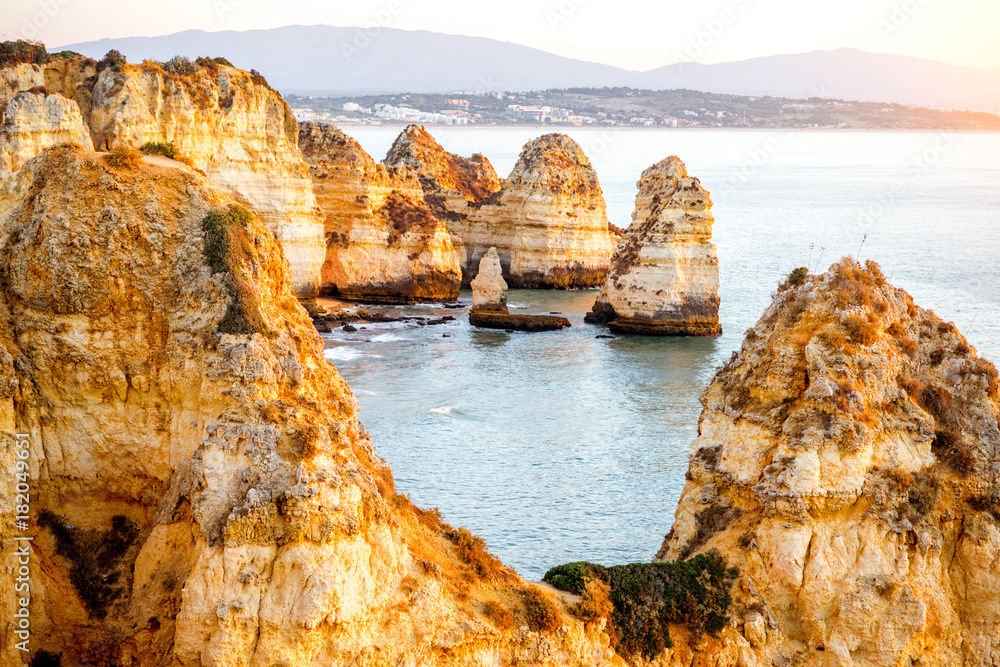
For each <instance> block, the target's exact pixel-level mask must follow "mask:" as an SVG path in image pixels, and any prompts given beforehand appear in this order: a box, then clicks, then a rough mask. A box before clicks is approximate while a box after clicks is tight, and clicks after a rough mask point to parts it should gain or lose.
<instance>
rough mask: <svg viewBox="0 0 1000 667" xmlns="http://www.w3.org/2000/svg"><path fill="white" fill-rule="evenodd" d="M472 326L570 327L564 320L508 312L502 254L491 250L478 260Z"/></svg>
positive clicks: (474, 284) (533, 329)
mask: <svg viewBox="0 0 1000 667" xmlns="http://www.w3.org/2000/svg"><path fill="white" fill-rule="evenodd" d="M469 323H470V324H472V325H473V326H477V327H484V328H486V329H511V330H515V331H555V330H556V329H563V328H565V327H568V326H570V322H569V320H567V319H566V318H565V317H553V316H551V315H511V314H510V313H509V312H508V310H507V283H506V282H505V281H504V279H503V273H502V271H501V269H500V255H499V254H498V253H497V249H496V248H490V249H489V251H487V253H486V254H485V255H483V258H482V259H481V260H479V273H478V274H477V275H476V277H475V278H474V279H473V280H472V309H471V310H470V311H469Z"/></svg>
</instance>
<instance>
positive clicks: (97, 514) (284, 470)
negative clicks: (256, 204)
mask: <svg viewBox="0 0 1000 667" xmlns="http://www.w3.org/2000/svg"><path fill="white" fill-rule="evenodd" d="M0 186H2V187H0V281H2V283H3V289H2V290H0V432H2V435H0V440H2V446H0V467H2V468H3V469H4V470H7V471H13V470H15V462H16V461H17V460H25V461H27V467H28V470H27V474H26V479H27V480H28V482H25V483H30V487H31V501H30V505H31V506H30V514H31V521H30V523H31V526H30V528H27V529H23V528H22V529H18V528H16V527H15V526H14V514H15V513H16V512H18V510H17V508H16V505H17V504H16V503H15V500H14V497H13V489H14V487H13V485H12V484H11V483H10V480H8V483H6V484H4V485H3V486H2V488H0V499H2V501H3V502H2V505H0V544H2V546H3V550H4V556H5V565H4V566H3V568H0V587H3V588H4V589H5V590H7V591H10V592H11V593H12V594H11V595H5V596H3V597H2V599H0V614H2V616H0V618H2V619H3V622H2V624H0V651H2V655H3V657H2V660H0V662H2V664H4V665H22V664H27V663H28V661H29V659H30V658H29V657H28V656H26V655H24V654H22V653H21V652H20V651H18V650H17V649H16V648H15V644H16V642H17V641H19V639H18V637H17V636H16V634H15V632H16V626H15V625H14V624H13V623H12V622H10V619H13V618H14V614H13V612H14V609H13V605H14V604H15V602H14V597H15V596H14V595H13V591H14V590H15V589H14V586H15V577H16V576H17V571H16V569H15V567H14V565H12V563H14V562H15V558H14V555H13V553H11V550H12V549H14V548H16V546H17V544H19V543H15V542H13V540H12V538H13V537H14V535H15V534H16V533H18V532H20V533H22V534H24V533H27V534H29V535H30V536H32V537H33V538H34V541H33V542H31V546H30V549H31V557H30V584H31V591H30V597H31V600H30V619H31V621H30V623H31V647H32V649H33V651H34V654H33V657H34V658H39V656H40V655H41V654H40V653H39V652H40V651H46V652H48V653H49V654H50V655H49V656H48V657H46V658H44V659H43V660H49V661H51V660H53V659H55V660H59V659H60V657H59V656H61V663H62V664H63V665H70V664H73V665H77V664H81V665H82V664H88V665H141V666H150V667H151V666H154V665H245V666H257V665H259V666H264V665H285V666H286V667H307V666H315V665H347V664H365V665H371V666H373V667H374V666H384V665H398V664H406V665H417V664H419V665H495V664H505V665H536V664H547V665H583V664H587V665H610V664H620V662H617V661H616V659H615V658H614V657H613V656H612V655H611V652H610V650H609V648H608V643H607V638H606V636H605V635H604V634H603V633H602V632H601V631H600V627H601V624H600V623H590V624H586V625H585V624H584V623H582V622H580V621H577V620H575V619H574V618H573V617H571V616H570V615H568V614H567V613H565V611H564V610H563V609H562V603H561V602H559V601H558V598H556V597H554V596H553V595H552V594H550V593H548V592H546V591H543V590H541V589H538V588H535V587H531V586H529V585H528V584H526V583H525V582H523V581H521V580H520V579H519V578H518V577H517V576H516V574H514V573H513V572H512V571H510V570H508V569H506V568H504V567H503V566H502V565H500V564H499V562H497V561H496V560H495V559H493V558H492V556H490V554H489V553H488V552H487V551H485V550H484V548H483V545H482V542H481V541H478V540H477V538H474V537H473V536H472V535H470V534H469V533H468V532H467V531H462V530H450V529H449V528H448V527H447V526H446V525H444V524H442V523H441V520H440V516H439V515H437V514H435V513H434V512H423V511H420V510H418V509H416V508H414V507H413V506H412V505H411V504H410V503H409V501H408V500H407V499H406V498H405V497H403V496H399V495H397V494H396V493H395V492H394V489H393V481H392V475H391V473H390V471H389V468H388V466H386V464H385V463H384V462H382V461H381V460H380V459H378V457H377V456H376V455H375V453H374V450H373V448H372V444H371V442H370V440H369V439H368V436H367V435H366V434H365V431H364V429H363V428H362V427H361V426H360V424H359V423H358V412H357V404H356V401H355V399H354V397H353V396H352V394H351V392H350V390H349V389H348V387H347V385H346V383H345V382H344V381H343V380H342V379H341V378H340V376H339V375H338V374H337V372H336V370H335V369H334V368H333V366H332V365H331V364H330V363H329V362H328V361H327V360H326V359H325V358H324V356H323V344H322V341H321V339H320V338H319V335H318V334H317V333H316V332H315V330H314V329H313V327H312V325H311V323H310V320H309V317H308V316H307V314H306V311H305V310H304V309H303V308H302V307H301V305H300V304H299V303H298V301H297V300H296V298H295V297H294V295H293V292H292V278H291V275H290V272H289V267H288V263H287V262H286V261H285V260H284V258H283V256H282V252H281V250H280V247H279V245H278V244H277V242H276V240H275V238H274V236H273V235H272V233H271V232H270V231H269V230H268V229H267V227H266V226H265V225H263V224H262V222H261V221H260V219H259V218H258V216H257V215H256V214H255V213H253V212H252V211H250V210H249V209H246V208H243V207H241V206H239V205H237V203H236V202H235V200H234V199H233V198H231V197H230V196H228V195H227V194H225V193H223V192H221V191H220V190H219V189H217V188H215V187H213V186H212V185H211V184H210V183H209V182H208V180H207V179H205V178H204V177H202V176H201V175H200V174H199V173H197V172H196V171H194V170H192V169H189V168H187V167H185V166H183V165H182V164H180V163H178V162H176V161H172V160H168V159H166V158H164V157H148V158H145V159H144V160H143V161H142V163H141V164H140V165H139V166H138V167H137V168H135V169H134V170H129V169H127V168H113V167H111V166H110V165H109V164H108V163H107V161H106V160H104V159H103V157H102V156H101V155H100V154H95V153H88V152H83V151H81V150H80V149H78V148H74V147H67V146H61V147H56V148H52V149H49V150H47V151H45V152H43V153H42V154H41V155H39V156H37V157H35V158H33V159H32V160H30V161H29V162H28V163H27V164H26V165H25V166H24V167H23V168H22V169H21V170H20V171H18V172H16V173H14V174H8V175H4V176H3V178H2V182H0ZM15 432H24V433H27V434H28V436H27V438H26V441H27V443H28V446H27V448H26V449H25V450H24V451H26V452H27V453H28V457H27V458H26V459H18V458H17V454H16V452H17V451H20V449H21V448H16V447H15V444H14V436H13V434H14V433H15ZM46 664H48V663H46Z"/></svg>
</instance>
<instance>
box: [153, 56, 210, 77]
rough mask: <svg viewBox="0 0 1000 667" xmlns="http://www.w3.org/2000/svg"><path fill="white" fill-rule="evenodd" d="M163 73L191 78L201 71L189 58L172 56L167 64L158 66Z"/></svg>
mask: <svg viewBox="0 0 1000 667" xmlns="http://www.w3.org/2000/svg"><path fill="white" fill-rule="evenodd" d="M160 67H162V68H163V70H164V71H165V72H169V73H170V74H176V75H177V76H191V75H193V74H197V73H198V72H200V71H201V67H199V66H198V65H197V64H196V63H193V62H191V60H190V59H189V58H185V57H184V56H174V57H173V58H171V59H170V60H168V61H167V62H165V63H163V64H161V65H160Z"/></svg>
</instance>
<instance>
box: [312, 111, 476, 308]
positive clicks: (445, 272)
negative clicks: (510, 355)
mask: <svg viewBox="0 0 1000 667" xmlns="http://www.w3.org/2000/svg"><path fill="white" fill-rule="evenodd" d="M299 147H300V149H301V150H302V154H303V156H304V157H305V159H306V162H308V163H309V173H310V175H311V176H312V180H313V188H314V190H315V192H316V198H317V201H318V202H319V206H320V210H321V211H322V212H323V216H324V224H325V231H326V239H327V249H326V261H325V262H324V263H323V269H322V284H321V288H320V290H321V292H322V293H324V294H330V295H337V296H341V297H344V298H347V299H352V300H355V301H366V302H374V303H409V302H419V301H453V300H455V299H456V298H457V297H458V291H459V287H460V284H461V280H462V270H461V265H460V257H459V256H460V252H461V249H460V248H457V247H456V246H457V245H458V240H457V239H455V238H454V237H452V235H451V233H449V231H448V229H447V227H445V225H444V223H443V222H441V221H440V220H438V219H437V217H435V216H434V214H433V213H432V212H431V210H430V209H429V208H428V206H427V204H426V203H424V200H423V191H422V190H421V187H420V182H419V181H418V180H417V176H416V173H415V171H414V170H413V169H412V168H409V167H405V166H401V167H386V166H385V165H383V164H376V163H375V161H374V160H373V159H372V158H371V157H370V156H369V155H368V153H366V152H365V151H364V149H362V148H361V146H360V145H359V144H358V143H357V142H356V141H354V139H352V138H350V137H349V136H347V135H346V134H344V133H343V132H341V131H340V130H339V129H337V128H336V127H334V126H333V125H329V124H324V123H303V124H302V126H301V128H300V130H299Z"/></svg>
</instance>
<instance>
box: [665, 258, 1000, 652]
mask: <svg viewBox="0 0 1000 667" xmlns="http://www.w3.org/2000/svg"><path fill="white" fill-rule="evenodd" d="M702 405H703V406H704V411H703V413H702V416H701V419H700V421H699V436H698V438H697V439H696V440H695V442H694V444H693V446H692V454H691V462H690V470H689V472H688V475H687V480H688V481H687V483H686V485H685V487H684V491H683V494H682V497H681V501H680V504H679V506H678V508H677V512H676V515H675V523H674V526H673V528H672V530H671V531H670V533H669V534H668V535H667V537H666V540H665V541H664V543H663V548H662V549H661V551H660V553H659V554H658V555H657V558H658V559H662V560H676V559H678V558H683V557H687V556H688V555H690V554H692V553H695V552H699V551H704V550H706V549H710V548H717V549H719V550H720V551H721V553H722V554H723V555H724V557H725V558H726V560H727V562H728V563H729V564H730V565H735V566H737V567H738V568H739V569H740V572H741V578H740V580H739V582H738V583H737V585H736V586H735V588H734V593H733V595H734V599H735V603H734V607H733V609H731V616H732V619H733V620H732V623H731V625H730V627H729V628H727V629H726V630H725V631H724V633H723V634H722V635H721V636H720V639H719V640H711V641H710V642H709V644H710V646H707V647H705V648H704V651H705V655H706V658H705V660H700V659H697V660H695V661H694V664H712V665H737V664H739V665H761V666H763V665H772V664H803V665H828V664H838V665H899V664H924V665H991V664H995V662H996V659H997V657H998V656H1000V598H998V596H997V593H996V590H997V582H998V581H1000V561H998V559H997V554H998V553H1000V488H998V476H997V470H998V466H1000V430H998V416H1000V396H998V393H997V373H996V369H995V368H994V366H993V365H992V364H990V363H989V362H987V361H985V360H983V359H980V358H978V357H977V355H976V352H975V350H974V349H972V347H971V346H969V344H968V343H967V342H966V340H965V339H964V338H963V337H962V335H961V334H960V333H959V332H958V330H957V329H956V328H955V326H954V325H952V324H949V323H945V322H942V321H941V320H940V319H939V318H937V317H936V316H935V315H934V314H933V313H932V312H930V311H928V310H924V309H923V308H920V307H918V306H916V305H915V304H914V303H913V300H912V299H911V298H910V296H909V295H908V294H906V293H905V292H903V291H902V290H899V289H895V288H893V287H892V286H891V285H889V284H887V283H886V282H885V279H884V277H883V276H882V274H881V272H880V271H879V270H878V268H877V266H875V265H872V264H870V265H868V266H867V267H861V266H859V265H858V264H856V263H854V262H852V261H850V260H844V261H843V262H841V263H839V264H835V265H834V266H832V267H831V269H830V270H829V271H828V272H827V273H826V274H825V275H823V276H806V272H805V270H804V269H803V270H800V271H797V272H795V273H793V275H792V276H790V280H789V282H788V283H786V284H785V285H783V286H782V288H780V289H779V293H778V295H777V297H776V298H775V301H774V303H773V304H772V305H771V307H770V308H769V309H768V310H767V312H766V313H765V314H764V316H763V318H762V319H761V320H760V321H759V322H758V323H757V325H756V326H755V327H753V328H752V329H750V330H749V331H748V332H747V337H746V339H745V340H744V342H743V346H742V348H741V349H740V350H739V352H738V353H737V354H734V356H733V359H732V360H731V361H730V362H729V363H728V364H727V365H726V366H725V367H724V368H723V369H722V370H720V371H719V373H718V374H717V375H716V377H715V379H714V380H713V381H712V383H711V385H710V386H709V388H708V389H707V391H706V392H705V394H704V395H703V397H702ZM690 648H691V647H690V645H689V646H688V649H690ZM688 649H685V648H684V647H682V646H680V645H679V646H678V649H677V650H678V651H681V653H683V651H684V650H688ZM679 655H680V654H678V653H677V652H675V653H674V654H673V658H670V659H667V660H665V662H668V663H670V662H671V660H673V663H671V664H674V663H676V662H677V661H678V660H684V659H683V658H680V657H679ZM789 661H790V662H789Z"/></svg>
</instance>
